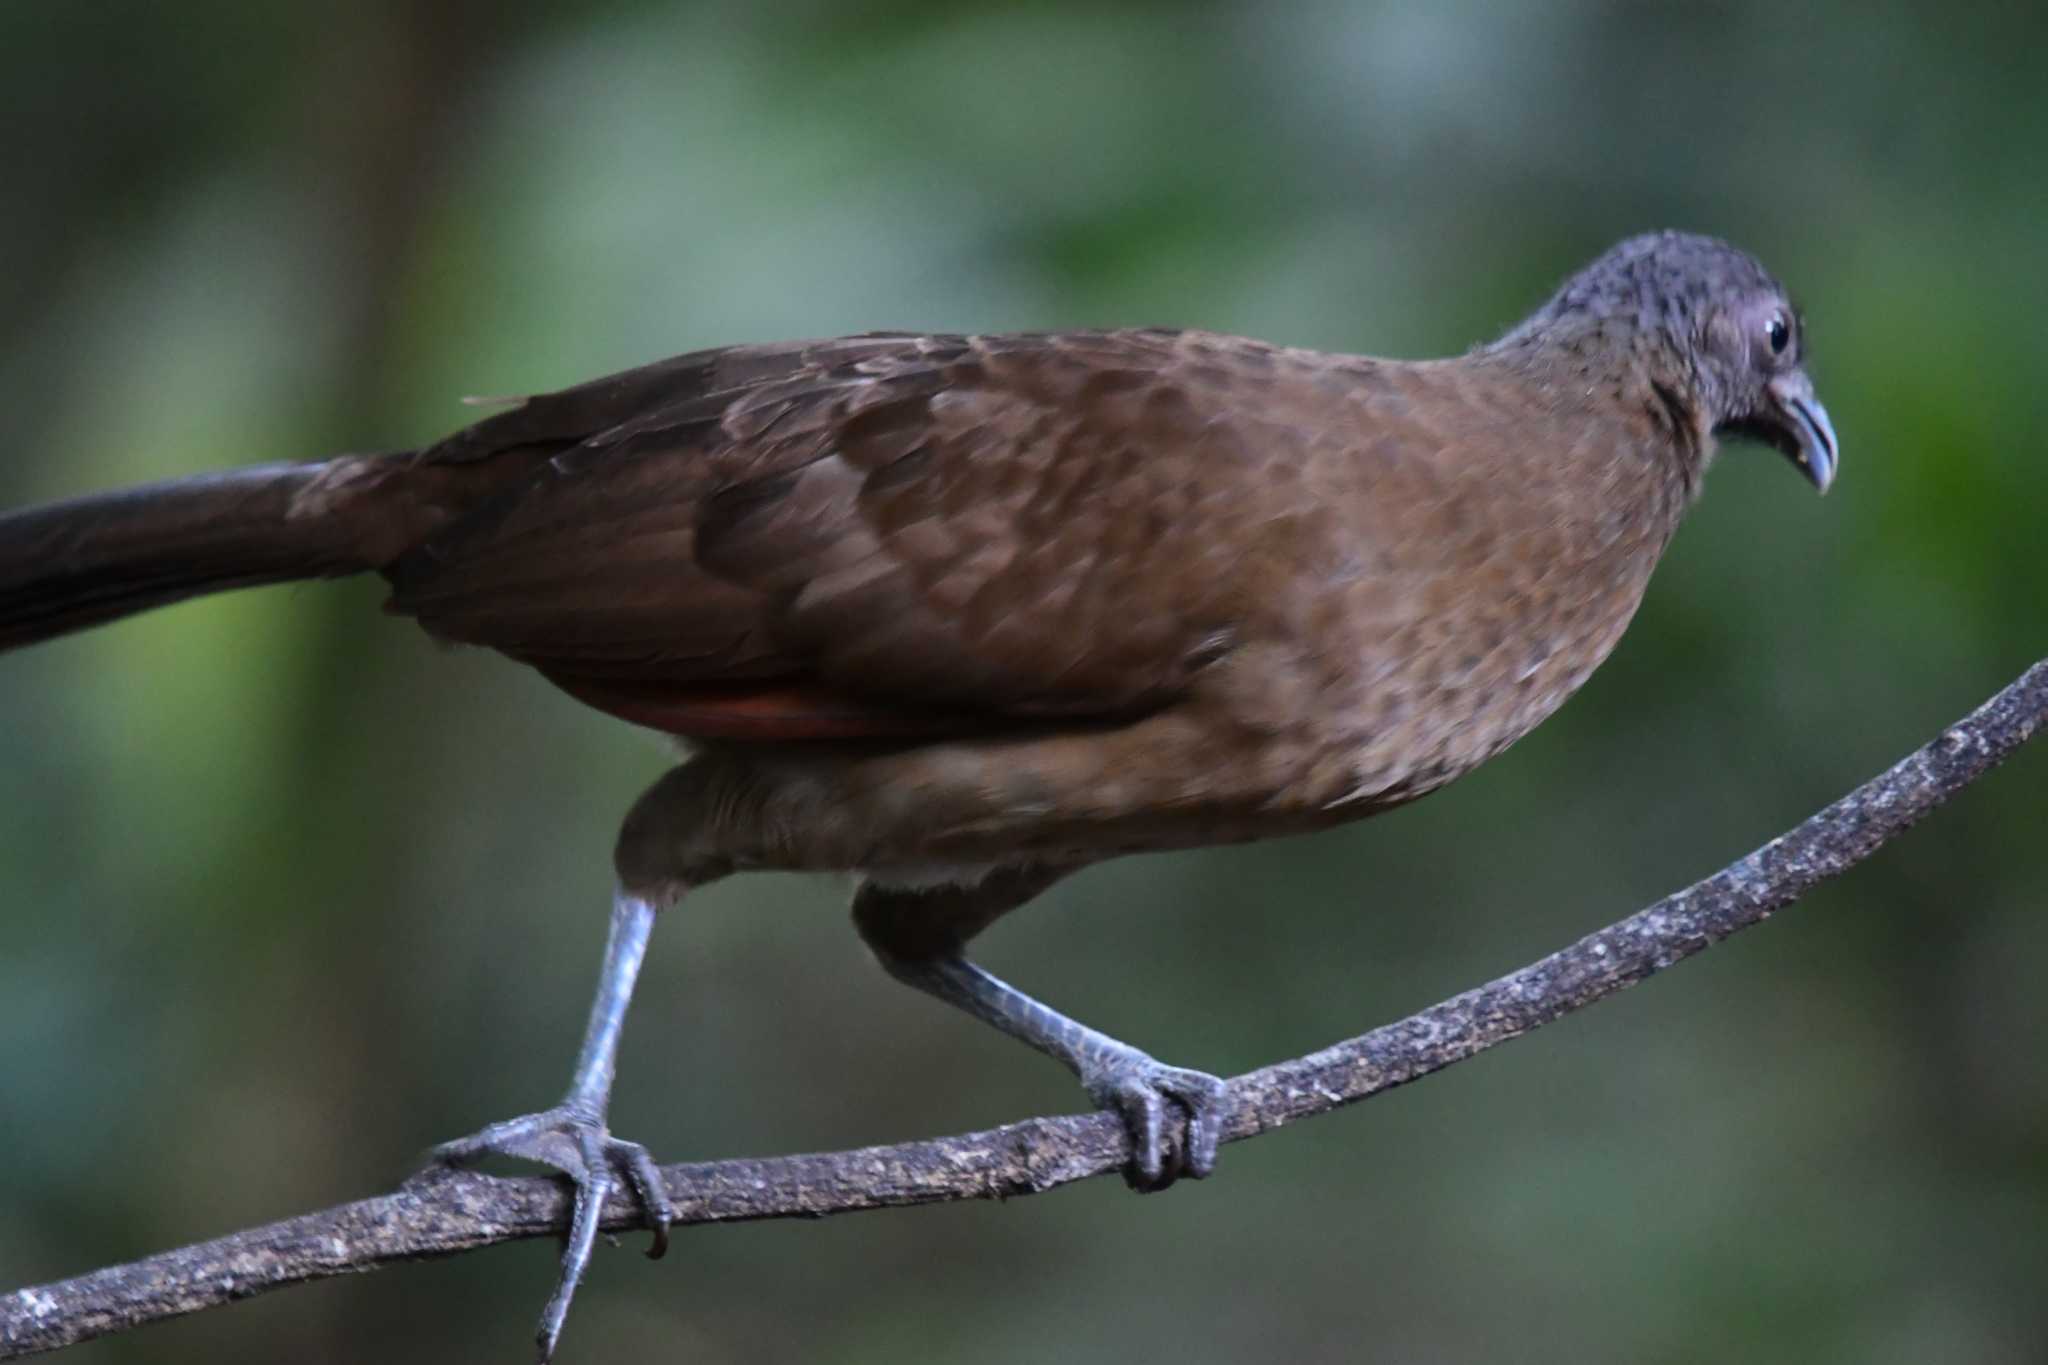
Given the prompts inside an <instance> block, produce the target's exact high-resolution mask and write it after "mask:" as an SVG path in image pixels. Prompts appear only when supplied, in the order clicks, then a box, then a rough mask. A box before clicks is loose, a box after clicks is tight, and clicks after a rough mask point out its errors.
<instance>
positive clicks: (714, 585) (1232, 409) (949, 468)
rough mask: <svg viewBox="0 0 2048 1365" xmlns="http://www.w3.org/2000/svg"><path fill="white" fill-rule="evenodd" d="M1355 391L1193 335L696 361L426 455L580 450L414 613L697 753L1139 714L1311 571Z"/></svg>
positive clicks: (533, 413)
mask: <svg viewBox="0 0 2048 1365" xmlns="http://www.w3.org/2000/svg"><path fill="white" fill-rule="evenodd" d="M1345 383H1346V381H1345V380H1344V377H1343V376H1342V375H1340V374H1336V373H1332V372H1330V367H1329V366H1328V365H1322V366H1315V365H1308V364H1304V363H1303V362H1302V361H1301V360H1300V359H1299V357H1298V353H1291V352H1281V351H1276V350H1274V349H1273V348H1270V347H1266V346H1263V345H1261V344H1258V343H1253V342H1248V341H1241V340H1238V339H1234V338H1221V337H1213V336H1208V335H1206V334H1180V333H1171V332H1109V333H1067V334H1058V335H1049V336H1016V337H992V338H962V337H912V336H901V335H877V336H868V337H856V338H845V339H841V340H837V341H829V342H815V343H805V344H800V345H793V346H783V347H743V348H732V349H728V350H722V351H713V352H702V353H698V354H696V355H691V356H683V357H679V358H677V359H676V360H672V361H667V362H663V363H661V364H659V365H655V366H649V367H647V368H645V369H643V370H637V371H631V372H628V373H627V374H624V375H621V376H615V377H613V378H610V379H605V380H599V381H596V382H594V383H592V384H587V385H583V386H580V387H578V388H575V389H569V390H565V391H563V392H562V393H559V394H553V395H548V396H546V397H542V398H537V399H533V400H530V401H528V402H527V403H526V404H525V405H523V406H522V407H520V408H518V409H515V410H513V411H510V412H506V413H503V414H500V415H498V416H496V417H493V418H490V419H487V420H486V421H484V422H481V423H479V424H477V425H476V426H475V427H472V428H470V429H468V430H466V431H464V432H461V433H458V434H457V435H456V436H454V437H451V438H450V439H449V440H448V441H447V442H444V443H443V444H442V445H441V446H439V447H436V448H434V449H432V450H430V451H428V452H426V453H425V455H424V456H423V457H421V458H422V459H423V460H425V461H428V462H436V463H444V464H446V463H458V462H463V461H470V460H477V459H487V458H490V457H491V456H493V455H494V454H496V453H498V452H502V451H505V450H509V449H521V450H524V451H526V452H527V453H528V454H529V456H530V454H531V452H532V451H533V450H534V449H535V448H543V449H544V448H547V447H550V446H556V447H559V449H557V450H555V451H554V453H553V454H552V455H551V457H550V458H549V459H547V460H546V461H545V462H543V463H541V464H540V465H539V472H538V474H536V475H535V476H534V477H533V478H531V479H530V480H526V481H523V482H522V484H521V486H519V487H517V488H516V489H513V490H511V491H507V492H502V493H499V494H497V495H495V496H494V497H492V498H491V499H489V500H488V501H487V502H486V503H485V504H483V505H481V506H479V507H476V508H473V509H471V510H470V511H469V512H467V513H466V514H465V515H463V516H462V517H460V518H458V519H457V520H456V521H455V522H454V523H453V524H452V525H451V526H449V527H448V528H447V529H446V530H444V531H443V532H441V533H440V534H438V535H437V536H435V537H434V538H433V539H432V540H430V541H428V542H427V543H426V544H425V545H424V546H422V547H420V548H419V549H417V550H415V551H414V552H412V553H411V554H409V555H408V556H407V557H405V558H404V559H402V560H400V561H399V562H398V563H397V564H395V565H393V566H392V567H391V569H390V570H389V571H388V573H389V576H390V577H391V579H392V581H393V583H394V586H395V588H396V591H395V593H394V596H393V601H392V605H393V607H394V609H396V610H399V611H402V612H405V613H408V614H411V615H414V616H416V617H418V618H419V619H420V621H421V622H422V623H423V624H424V625H425V626H426V627H427V628H428V629H429V630H431V631H433V632H434V633H436V634H437V635H440V636H443V637H445V638H449V639H453V640H460V641H465V642H471V643H477V644H483V645H489V646H491V647H493V648H496V649H499V650H502V651H504V652H505V653H508V654H510V655H513V656H514V657H517V658H519V659H522V660H525V661H527V662H529V663H532V664H534V665H535V666H537V667H539V668H540V669H541V670H542V671H543V672H545V673H546V674H547V675H548V676H549V677H550V678H552V679H553V680H555V681H556V682H557V683H559V684H560V685H562V686H563V687H564V688H565V689H567V690H568V691H570V692H571V693H573V694H575V695H577V696H579V697H581V698H582V699H584V700H585V701H588V702H590V703H591V704H593V705H596V706H599V707H601V708H602V709H605V710H608V711H613V712H615V713H617V714H619V715H622V716H625V717H626V718H628V719H631V720H635V721H639V722H641V723H644V724H649V725H653V726H655V727H657V728H660V729H664V730H669V731H672V732H675V733H679V734H687V735H700V736H707V737H709V736H719V735H727V736H748V737H760V738H783V737H786V738H796V737H810V736H825V735H880V734H890V733H899V734H900V733H918V732H928V731H931V730H934V729H944V728H947V727H949V726H954V725H970V724H971V725H986V724H988V723H989V722H990V721H991V720H996V719H1001V718H1010V719H1015V720H1018V721H1020V722H1021V721H1028V720H1031V719H1033V718H1046V717H1054V716H1064V717H1073V716H1118V715H1129V714H1134V713H1139V712H1142V711H1144V710H1146V709H1149V708H1152V707H1155V706H1158V705H1161V704H1163V703H1165V702H1167V701H1170V700H1171V699H1172V698H1173V697H1174V696H1175V695H1177V693H1178V692H1179V691H1180V690H1181V689H1182V688H1183V687H1184V686H1185V685H1186V684H1187V682H1188V680H1189V679H1190V677H1191V676H1192V675H1193V674H1194V673H1195V672H1197V671H1199V670H1200V669H1201V668H1203V667H1204V665H1205V664H1206V663H1207V662H1208V661H1210V660H1211V659H1212V658H1213V657H1214V655H1215V653H1216V652H1217V651H1218V650H1222V649H1227V648H1228V646H1229V642H1230V636H1231V632H1232V631H1233V629H1234V627H1235V625H1236V623H1237V622H1238V620H1239V619H1240V618H1241V616H1242V614H1243V612H1244V611H1245V609H1246V605H1247V604H1246V603H1245V602H1244V601H1243V600H1242V594H1243V593H1244V592H1245V588H1244V587H1243V586H1242V585H1243V584H1245V583H1247V582H1248V581H1251V582H1255V581H1257V579H1258V577H1259V575H1257V574H1250V575H1248V574H1247V573H1246V572H1245V570H1246V567H1247V566H1246V565H1245V563H1244V562H1243V561H1244V560H1245V559H1246V558H1247V557H1254V558H1255V557H1258V556H1261V555H1268V556H1270V555H1279V556H1282V557H1289V556H1294V555H1297V554H1301V553H1307V551H1306V550H1304V549H1303V548H1302V547H1303V546H1305V545H1308V544H1310V543H1312V542H1313V541H1314V540H1315V535H1314V534H1313V532H1314V531H1315V527H1314V526H1312V523H1314V522H1316V521H1317V518H1318V506H1317V502H1318V500H1317V497H1316V493H1315V490H1314V489H1313V488H1312V487H1310V485H1309V481H1308V480H1306V479H1305V478H1304V477H1303V470H1304V469H1305V467H1306V466H1307V464H1308V463H1309V455H1310V452H1311V448H1312V447H1313V446H1314V444H1315V443H1316V442H1317V441H1318V440H1327V439H1328V431H1329V428H1330V427H1331V426H1332V425H1333V418H1332V413H1333V412H1335V411H1338V410H1340V409H1342V408H1343V407H1344V404H1345V401H1346V395H1345V392H1344V390H1345ZM1276 567H1278V566H1276Z"/></svg>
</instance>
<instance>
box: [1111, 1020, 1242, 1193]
mask: <svg viewBox="0 0 2048 1365" xmlns="http://www.w3.org/2000/svg"><path fill="white" fill-rule="evenodd" d="M1081 1084H1082V1085H1083V1086H1084V1087H1086V1088H1087V1091H1088V1094H1089V1096H1090V1098H1092V1099H1093V1100H1094V1101H1095V1102H1096V1103H1097V1104H1098V1105H1100V1106H1102V1107H1103V1108H1104V1109H1110V1110H1114V1111H1115V1112H1116V1113H1118V1114H1120V1115H1122V1116H1123V1120H1124V1126H1125V1127H1126V1128H1127V1129H1128V1130H1129V1131H1130V1134H1131V1147H1132V1156H1131V1164H1130V1165H1128V1166H1126V1167H1125V1168H1124V1182H1125V1183H1126V1184H1128V1185H1129V1186H1130V1187H1131V1188H1132V1189H1134V1190H1137V1191H1139V1192H1140V1193H1145V1194H1149V1193H1151V1192H1153V1191H1155V1190H1163V1189H1165V1188H1166V1187H1167V1186H1169V1185H1171V1184H1172V1183H1173V1182H1174V1181H1176V1180H1178V1179H1179V1178H1180V1177H1182V1176H1187V1177H1188V1178H1189V1179H1190V1180H1200V1179H1202V1178H1204V1177H1205V1176H1207V1175H1209V1174H1210V1173H1211V1172H1212V1171H1214V1170H1215V1169H1216V1148H1217V1145H1218V1144H1219V1143H1221V1142H1222V1140H1223V1121H1224V1119H1225V1118H1226V1117H1227V1116H1228V1113H1229V1110H1228V1099H1229V1091H1228V1089H1227V1087H1226V1086H1225V1085H1224V1083H1223V1081H1222V1080H1221V1079H1220V1078H1218V1077H1216V1076H1211V1075H1210V1074H1209V1073H1208V1072H1206V1071H1190V1070H1188V1069H1187V1068H1185V1067H1178V1066H1167V1065H1166V1064H1165V1063H1163V1062H1160V1061H1158V1060H1157V1059H1155V1058H1153V1057H1150V1056H1148V1055H1146V1054H1145V1053H1143V1052H1140V1051H1138V1050H1137V1049H1136V1048H1131V1047H1126V1048H1121V1049H1120V1050H1118V1051H1115V1052H1110V1053H1106V1054H1102V1055H1100V1056H1098V1057H1096V1058H1093V1059H1091V1060H1090V1061H1089V1063H1088V1064H1087V1065H1085V1066H1084V1067H1083V1068H1082V1071H1081Z"/></svg>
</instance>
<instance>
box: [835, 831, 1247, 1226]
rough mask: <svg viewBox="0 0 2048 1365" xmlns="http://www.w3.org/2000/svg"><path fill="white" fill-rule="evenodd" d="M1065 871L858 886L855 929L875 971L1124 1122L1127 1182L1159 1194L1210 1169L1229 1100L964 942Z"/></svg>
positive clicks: (1213, 1085)
mask: <svg viewBox="0 0 2048 1365" xmlns="http://www.w3.org/2000/svg"><path fill="white" fill-rule="evenodd" d="M1069 870H1070V869H1068V868H1064V867H1061V868H1025V869H1002V870H998V871H997V872H995V873H993V874H991V875H990V876H989V877H988V878H987V879H986V880H984V881H982V882H980V883H978V884H976V885H974V886H949V887H935V888H920V889H915V890H909V889H899V888H892V887H887V886H881V885H877V884H875V883H873V882H869V883H866V884H865V885H863V886H862V887H861V888H860V891H859V892H858V893H857V894H856V895H855V897H854V906H853V916H854V922H855V924H857V925H858V926H859V928H860V933H861V937H862V938H863V939H865V940H866V941H867V944H868V947H869V948H871V949H872V950H873V951H874V954H875V956H876V957H877V958H878V959H879V960H880V961H881V964H882V966H883V968H884V969H886V970H887V971H888V972H889V974H890V975H891V976H894V977H895V978H896V979H897V980H899V981H901V982H904V983H905V984H906V985H910V986H915V987H916V988H917V989H918V990H921V991H923V992H925V993H926V994H927V995H932V996H936V997H937V998H938V999H940V1000H943V1001H945V1002H946V1003H947V1004H949V1005H953V1006H955V1007H957V1008H959V1009H963V1010H965V1011H967V1013H969V1014H971V1015H973V1016H974V1017H975V1018H977V1019H979V1020H981V1021H982V1022H984V1023H987V1024H993V1025H994V1026H995V1027H997V1028H999V1029H1001V1030H1002V1031H1003V1032H1004V1033H1007V1034H1009V1035H1010V1036H1011V1037H1012V1038H1016V1039H1018V1040H1020V1041H1022V1042H1025V1043H1029V1044H1030V1045H1031V1046H1032V1047H1034V1048H1037V1049H1038V1050H1039V1051H1040V1052H1043V1053H1045V1054H1046V1055H1047V1056H1049V1057H1051V1058H1053V1059H1054V1060H1056V1061H1058V1062H1060V1063H1061V1064H1062V1065H1064V1066H1065V1067H1066V1068H1067V1069H1068V1070H1069V1071H1072V1072H1073V1073H1074V1074H1075V1075H1076V1076H1077V1077H1079V1078H1080V1081H1081V1085H1082V1087H1083V1088H1085V1089H1086V1090H1087V1092H1088V1095H1089V1097H1090V1098H1091V1099H1093V1100H1094V1101H1095V1103H1096V1104H1098V1105H1100V1106H1101V1107H1103V1108H1105V1109H1111V1110H1114V1111H1116V1112H1117V1113H1118V1114H1120V1115H1121V1116H1122V1117H1123V1120H1124V1125H1125V1127H1126V1128H1127V1129H1128V1130H1129V1131H1130V1135H1131V1148H1132V1156H1131V1164H1130V1165H1129V1166H1128V1167H1127V1168H1126V1169H1125V1172H1124V1178H1125V1179H1126V1180H1127V1181H1128V1182H1129V1183H1130V1185H1131V1187H1132V1188H1133V1189H1138V1190H1146V1191H1150V1190H1159V1189H1164V1188H1166V1187H1167V1186H1168V1185H1171V1184H1172V1183H1173V1182H1174V1180H1175V1179H1177V1178H1178V1177H1180V1176H1183V1175H1185V1176H1189V1177H1192V1178H1194V1179H1197V1180H1199V1179H1201V1178H1202V1177H1203V1176H1206V1175H1208V1174H1209V1173H1210V1172H1211V1171H1213V1170H1214V1169H1215V1168H1216V1148H1217V1145H1218V1143H1219V1142H1220V1141H1221V1139H1222V1135H1223V1122H1224V1119H1225V1118H1226V1117H1227V1113H1226V1110H1225V1102H1226V1098H1227V1091H1226V1090H1225V1087H1224V1084H1223V1082H1222V1081H1221V1080H1219V1079H1218V1078H1217V1077H1215V1076H1211V1075H1209V1074H1208V1073H1207V1072H1203V1071H1190V1070H1187V1069H1185V1068H1183V1067H1177V1066H1167V1065H1166V1064H1164V1063H1162V1062H1160V1061H1158V1060H1157V1059H1155V1058H1154V1057H1152V1056H1150V1055H1149V1054H1147V1053H1145V1052H1141V1051H1139V1050H1138V1049H1137V1048H1135V1047H1132V1046H1131V1045H1130V1044H1128V1043H1122V1042H1119V1041H1117V1040H1116V1039H1114V1038H1112V1037H1110V1036H1109V1035H1108V1034H1105V1033H1101V1032H1098V1031H1097V1030H1095V1029H1092V1028H1089V1027H1088V1026H1087V1025H1085V1024H1081V1023H1078V1022H1076V1021H1075V1020H1073V1019H1070V1018H1068V1017H1067V1016H1066V1015H1064V1014H1061V1013H1060V1012H1059V1011H1057V1010H1055V1009H1053V1008H1051V1007H1050V1006H1048V1005H1044V1004H1041V1003H1040V1002H1038V1001H1037V1000H1034V999H1032V998H1031V997H1030V996H1028V995H1026V994H1025V993H1024V992H1022V991H1020V990H1018V989H1017V988H1016V987H1014V986H1011V985H1009V984H1008V983H1006V982H1004V981H1001V980H998V979H997V978H996V977H994V976H991V975H990V974H989V973H987V972H985V971H983V970H982V969H981V968H979V967H977V966H975V965H974V964H973V963H972V962H969V961H968V960H967V958H966V957H965V956H964V954H963V951H962V950H963V948H964V946H965V944H966V941H967V940H968V939H969V938H971V937H972V936H973V935H974V934H976V933H978V932H980V931H981V930H982V929H984V928H986V927H987V926H988V925H989V924H991V923H993V922H994V921H995V919H996V918H997V917H998V916H1000V915H1002V914H1003V913H1004V912H1005V911H1007V910H1011V909H1014V908H1015V907H1017V906H1019V905H1022V904H1023V903H1024V902H1025V901H1027V900H1029V899H1031V897H1033V896H1035V895H1036V894H1038V892H1039V891H1041V890H1043V889H1044V888H1045V887H1047V886H1049V885H1051V884H1052V883H1053V882H1054V881H1056V880H1057V879H1058V878H1059V877H1060V876H1062V875H1063V874H1064V873H1066V872H1067V871H1069Z"/></svg>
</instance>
